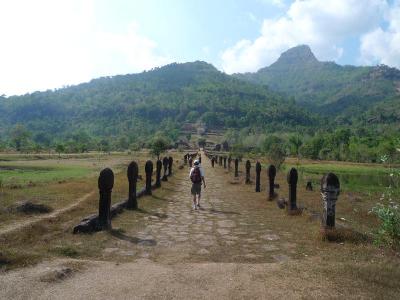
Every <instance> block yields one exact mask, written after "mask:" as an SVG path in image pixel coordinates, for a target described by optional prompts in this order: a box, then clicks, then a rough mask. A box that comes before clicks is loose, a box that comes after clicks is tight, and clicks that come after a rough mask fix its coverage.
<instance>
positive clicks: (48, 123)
mask: <svg viewBox="0 0 400 300" xmlns="http://www.w3.org/2000/svg"><path fill="white" fill-rule="evenodd" d="M188 122H189V123H199V122H201V123H204V124H205V126H207V127H208V128H225V129H226V128H245V127H248V128H254V130H256V131H261V130H267V131H284V130H288V129H290V128H295V127H309V126H312V125H316V124H317V123H318V118H317V117H316V116H315V115H313V114H310V113H309V112H307V111H306V110H305V109H303V108H301V107H299V106H298V105H296V104H295V103H294V102H293V101H291V100H289V99H287V98H286V97H284V96H281V95H279V94H278V93H275V92H272V91H271V90H269V89H268V88H267V87H266V86H262V85H258V84H255V83H251V82H248V81H243V80H240V79H237V78H234V77H232V76H229V75H226V74H224V73H222V72H220V71H218V70H217V69H216V68H215V67H213V66H212V65H210V64H207V63H205V62H200V61H197V62H192V63H184V64H177V63H174V64H170V65H167V66H164V67H161V68H156V69H153V70H151V71H147V72H143V73H139V74H128V75H119V76H114V77H104V78H99V79H94V80H92V81H90V82H88V83H83V84H80V85H76V86H70V87H66V88H62V89H58V90H55V91H46V92H35V93H32V94H26V95H23V96H13V97H8V98H4V97H3V98H0V125H1V129H0V134H1V136H2V137H3V138H5V139H9V138H10V137H11V135H12V134H11V130H12V129H13V128H14V127H15V126H16V124H22V125H23V126H24V127H25V128H27V129H29V131H30V133H31V135H32V138H33V140H34V141H35V142H36V143H42V144H46V143H47V144H51V143H54V141H55V140H56V141H57V140H58V141H65V140H71V139H83V140H87V139H88V137H92V138H94V139H97V140H100V139H107V140H116V139H119V138H121V137H124V138H126V139H127V140H128V143H134V142H136V141H138V140H146V139H149V138H150V137H151V136H152V135H153V134H154V133H155V132H157V131H158V132H162V133H163V134H164V135H165V136H169V137H170V138H171V139H176V137H177V135H178V133H179V129H180V128H181V127H182V125H183V124H185V123H188ZM77 136H78V137H77Z"/></svg>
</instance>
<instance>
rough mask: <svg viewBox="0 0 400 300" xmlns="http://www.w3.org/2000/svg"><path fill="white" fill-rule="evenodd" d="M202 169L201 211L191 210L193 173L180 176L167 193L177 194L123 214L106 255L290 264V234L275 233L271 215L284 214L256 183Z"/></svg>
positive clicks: (205, 164) (205, 165)
mask: <svg viewBox="0 0 400 300" xmlns="http://www.w3.org/2000/svg"><path fill="white" fill-rule="evenodd" d="M203 157H205V156H203ZM203 168H204V171H205V173H206V182H207V188H206V189H205V190H203V195H202V201H201V206H202V207H201V208H200V210H193V209H192V200H191V195H190V187H191V182H190V180H189V178H188V173H189V169H187V170H186V169H185V170H183V171H181V172H177V173H175V174H174V176H175V178H174V182H173V183H168V184H170V186H168V188H167V189H168V190H173V192H170V193H169V195H168V196H165V198H163V199H162V200H160V199H158V201H156V200H157V197H156V198H155V199H154V205H150V206H148V207H144V208H142V211H139V212H125V213H124V214H122V215H121V217H118V218H117V219H116V220H115V222H114V221H113V226H114V228H120V229H122V230H121V232H120V233H119V234H116V239H115V241H114V242H115V245H110V246H109V247H108V248H106V249H104V251H103V255H104V257H105V258H107V257H110V256H116V255H118V256H125V257H126V256H130V257H135V258H149V259H151V260H153V261H163V262H171V263H172V262H177V261H187V262H203V261H204V262H205V261H207V262H250V263H254V262H260V263H261V262H285V261H287V260H290V259H291V258H292V257H293V256H294V255H295V253H296V252H295V250H296V249H295V248H296V244H295V243H293V242H292V241H291V238H292V236H291V234H290V232H286V231H284V232H274V231H272V230H271V227H273V226H271V222H273V221H272V220H270V219H269V217H268V216H269V215H270V214H271V210H272V209H273V210H274V211H275V213H277V214H282V211H279V210H278V209H277V208H276V207H274V206H273V205H272V204H271V202H269V204H268V203H267V201H266V196H265V195H264V194H261V193H255V192H254V186H253V185H250V186H249V185H243V184H230V182H231V181H232V176H233V172H231V173H229V174H228V173H226V171H225V170H224V169H223V168H221V167H216V168H214V169H213V168H211V166H210V163H209V161H208V160H207V159H204V162H203ZM239 180H240V179H239ZM264 198H265V199H264ZM149 201H151V199H150V200H149ZM139 206H140V203H139ZM268 210H269V211H268ZM121 240H124V241H127V242H125V243H120V242H121Z"/></svg>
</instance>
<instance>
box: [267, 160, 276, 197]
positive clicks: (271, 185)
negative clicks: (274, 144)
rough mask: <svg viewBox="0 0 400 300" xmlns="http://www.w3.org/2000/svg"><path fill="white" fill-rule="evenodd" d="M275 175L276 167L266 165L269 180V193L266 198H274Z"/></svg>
mask: <svg viewBox="0 0 400 300" xmlns="http://www.w3.org/2000/svg"><path fill="white" fill-rule="evenodd" d="M275 176H276V168H275V166H274V165H270V166H269V167H268V180H269V195H268V200H270V201H272V200H273V199H274V198H275Z"/></svg>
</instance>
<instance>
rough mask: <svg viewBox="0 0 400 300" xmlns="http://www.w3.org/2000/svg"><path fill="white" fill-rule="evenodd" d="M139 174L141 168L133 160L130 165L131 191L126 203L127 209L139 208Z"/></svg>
mask: <svg viewBox="0 0 400 300" xmlns="http://www.w3.org/2000/svg"><path fill="white" fill-rule="evenodd" d="M138 174H139V168H138V165H137V163H136V162H134V161H133V162H131V163H130V164H129V166H128V171H127V175H128V182H129V191H128V203H127V204H126V208H127V209H137V208H138V204H137V199H136V184H137V179H138Z"/></svg>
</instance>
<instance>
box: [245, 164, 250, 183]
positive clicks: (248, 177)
mask: <svg viewBox="0 0 400 300" xmlns="http://www.w3.org/2000/svg"><path fill="white" fill-rule="evenodd" d="M250 169H251V163H250V161H249V160H247V161H246V181H245V183H246V184H249V183H250Z"/></svg>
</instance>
